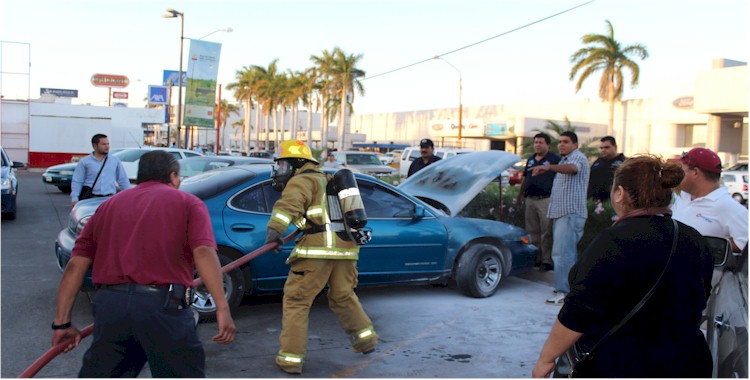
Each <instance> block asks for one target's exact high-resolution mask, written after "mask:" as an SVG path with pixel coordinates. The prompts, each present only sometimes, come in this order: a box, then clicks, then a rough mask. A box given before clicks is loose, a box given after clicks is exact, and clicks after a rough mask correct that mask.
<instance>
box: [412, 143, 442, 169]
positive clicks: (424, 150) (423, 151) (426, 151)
mask: <svg viewBox="0 0 750 380" xmlns="http://www.w3.org/2000/svg"><path fill="white" fill-rule="evenodd" d="M434 153H435V144H433V143H432V140H430V139H422V141H420V142H419V155H420V156H421V157H420V158H418V159H416V160H414V161H412V163H411V166H409V174H408V175H407V177H411V176H412V174H414V173H416V172H418V171H420V170H422V169H423V168H424V167H425V166H427V165H429V164H431V163H433V162H436V161H440V157H438V156H436V155H435V154H434Z"/></svg>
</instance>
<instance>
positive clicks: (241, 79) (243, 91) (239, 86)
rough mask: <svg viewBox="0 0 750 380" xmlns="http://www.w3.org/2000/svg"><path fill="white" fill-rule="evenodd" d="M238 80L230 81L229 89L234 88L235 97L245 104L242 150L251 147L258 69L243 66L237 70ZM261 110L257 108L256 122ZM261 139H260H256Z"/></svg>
mask: <svg viewBox="0 0 750 380" xmlns="http://www.w3.org/2000/svg"><path fill="white" fill-rule="evenodd" d="M235 78H236V80H237V81H236V82H232V83H229V84H228V85H227V90H234V97H235V99H237V100H238V101H240V102H243V103H244V104H245V115H244V116H245V117H244V119H243V120H245V124H244V129H243V131H242V145H243V146H242V150H247V149H249V148H250V140H251V139H250V129H251V127H250V109H251V108H252V103H253V99H256V100H257V97H258V93H257V86H258V82H259V81H260V79H261V78H260V75H259V73H258V70H256V69H255V67H254V66H251V67H247V66H245V67H243V68H242V70H237V71H236V72H235ZM258 112H259V110H258V109H256V118H255V120H256V124H257V121H258V120H259V119H258V117H257V116H258ZM256 141H259V139H256Z"/></svg>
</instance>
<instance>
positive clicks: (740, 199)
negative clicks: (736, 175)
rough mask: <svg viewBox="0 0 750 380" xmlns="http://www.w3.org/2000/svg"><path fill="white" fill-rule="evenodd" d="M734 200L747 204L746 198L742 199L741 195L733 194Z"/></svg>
mask: <svg viewBox="0 0 750 380" xmlns="http://www.w3.org/2000/svg"><path fill="white" fill-rule="evenodd" d="M732 198H734V200H735V201H737V202H740V203H744V202H745V198H744V197H742V194H740V193H734V194H732Z"/></svg>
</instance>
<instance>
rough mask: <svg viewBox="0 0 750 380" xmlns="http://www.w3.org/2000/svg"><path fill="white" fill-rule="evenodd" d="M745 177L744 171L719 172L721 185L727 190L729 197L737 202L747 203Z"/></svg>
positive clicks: (746, 173) (745, 171)
mask: <svg viewBox="0 0 750 380" xmlns="http://www.w3.org/2000/svg"><path fill="white" fill-rule="evenodd" d="M747 177H748V172H747V169H745V170H724V171H722V172H721V183H722V185H724V187H726V188H727V191H728V192H729V195H731V196H732V198H734V199H735V200H736V201H737V202H740V203H745V202H747Z"/></svg>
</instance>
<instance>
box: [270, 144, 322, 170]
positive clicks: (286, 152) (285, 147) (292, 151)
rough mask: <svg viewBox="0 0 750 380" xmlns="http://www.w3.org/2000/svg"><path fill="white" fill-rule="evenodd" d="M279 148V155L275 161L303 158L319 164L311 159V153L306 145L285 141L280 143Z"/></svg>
mask: <svg viewBox="0 0 750 380" xmlns="http://www.w3.org/2000/svg"><path fill="white" fill-rule="evenodd" d="M280 148H281V154H280V155H279V158H277V160H280V159H282V158H304V159H305V160H310V161H312V162H314V163H316V164H318V163H319V162H318V160H316V159H314V158H313V156H312V151H311V150H310V148H309V147H308V146H307V144H305V143H303V142H302V141H299V140H287V141H284V142H282V143H281V146H280Z"/></svg>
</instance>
